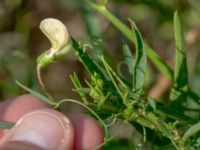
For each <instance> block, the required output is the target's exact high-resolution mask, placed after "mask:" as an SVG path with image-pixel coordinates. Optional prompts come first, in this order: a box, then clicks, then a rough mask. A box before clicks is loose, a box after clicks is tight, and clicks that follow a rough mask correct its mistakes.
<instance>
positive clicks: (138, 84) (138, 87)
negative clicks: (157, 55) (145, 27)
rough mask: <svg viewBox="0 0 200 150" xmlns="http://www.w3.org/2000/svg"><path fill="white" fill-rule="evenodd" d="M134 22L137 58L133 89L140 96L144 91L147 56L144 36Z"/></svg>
mask: <svg viewBox="0 0 200 150" xmlns="http://www.w3.org/2000/svg"><path fill="white" fill-rule="evenodd" d="M131 23H132V27H133V32H134V35H135V44H136V60H135V62H134V64H133V73H132V74H133V91H134V92H136V93H137V94H138V96H140V95H141V94H142V91H143V87H144V81H145V72H146V68H147V56H146V51H145V48H144V44H143V40H142V36H141V35H140V32H139V31H138V29H137V27H136V26H135V25H134V24H133V22H131Z"/></svg>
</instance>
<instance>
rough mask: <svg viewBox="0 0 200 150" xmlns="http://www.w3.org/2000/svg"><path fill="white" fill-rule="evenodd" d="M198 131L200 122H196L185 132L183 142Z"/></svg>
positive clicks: (199, 130)
mask: <svg viewBox="0 0 200 150" xmlns="http://www.w3.org/2000/svg"><path fill="white" fill-rule="evenodd" d="M198 132H200V122H198V123H196V124H194V125H193V126H191V127H190V128H189V129H188V130H187V131H186V132H185V134H184V135H183V138H182V140H181V143H182V144H184V143H185V142H186V141H187V139H188V138H190V137H191V136H193V135H195V134H196V133H198Z"/></svg>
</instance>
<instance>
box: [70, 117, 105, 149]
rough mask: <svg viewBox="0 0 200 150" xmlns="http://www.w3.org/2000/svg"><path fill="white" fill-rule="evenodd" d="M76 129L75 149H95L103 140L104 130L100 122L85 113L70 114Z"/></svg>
mask: <svg viewBox="0 0 200 150" xmlns="http://www.w3.org/2000/svg"><path fill="white" fill-rule="evenodd" d="M68 116H69V118H70V120H71V121H72V124H73V125H74V129H75V143H74V149H75V150H82V149H83V150H84V149H93V148H95V147H96V146H98V145H100V144H101V143H102V142H103V131H102V128H101V126H100V125H99V124H98V122H97V121H96V120H95V119H94V118H92V117H90V116H88V115H85V114H81V113H76V114H69V115H68Z"/></svg>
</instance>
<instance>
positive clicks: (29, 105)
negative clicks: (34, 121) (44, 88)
mask: <svg viewBox="0 0 200 150" xmlns="http://www.w3.org/2000/svg"><path fill="white" fill-rule="evenodd" d="M41 108H50V106H49V105H48V104H47V103H45V102H43V101H41V100H40V99H38V98H36V97H34V96H32V95H30V94H25V95H22V96H19V97H17V98H15V99H11V100H7V101H5V102H2V103H1V104H0V120H3V121H7V122H16V121H17V120H18V119H19V118H20V117H22V116H23V115H25V114H27V113H29V112H31V111H33V110H36V109H41Z"/></svg>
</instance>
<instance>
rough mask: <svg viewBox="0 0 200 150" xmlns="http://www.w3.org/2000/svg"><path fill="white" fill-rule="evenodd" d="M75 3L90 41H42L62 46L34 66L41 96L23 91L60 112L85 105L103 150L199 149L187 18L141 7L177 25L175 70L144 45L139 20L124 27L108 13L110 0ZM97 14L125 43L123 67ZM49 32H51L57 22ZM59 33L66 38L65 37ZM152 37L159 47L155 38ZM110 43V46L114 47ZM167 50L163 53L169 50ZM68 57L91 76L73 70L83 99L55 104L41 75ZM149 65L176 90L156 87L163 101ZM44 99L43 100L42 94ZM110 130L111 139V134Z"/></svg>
mask: <svg viewBox="0 0 200 150" xmlns="http://www.w3.org/2000/svg"><path fill="white" fill-rule="evenodd" d="M77 3H78V4H79V5H81V8H80V11H82V12H84V13H83V14H84V18H85V20H84V21H85V24H86V29H87V31H88V36H89V37H90V38H91V40H86V39H87V38H86V37H85V39H84V37H83V39H84V40H79V39H77V38H75V37H73V35H71V36H72V37H71V39H69V41H68V37H67V40H66V41H65V40H63V41H65V43H64V44H63V43H62V42H60V41H62V40H61V39H58V37H59V38H60V36H58V34H55V35H53V33H47V34H45V35H47V37H48V39H49V40H50V41H51V44H52V47H54V46H55V45H56V47H59V42H60V43H61V45H62V47H59V48H58V49H56V50H55V51H53V53H51V55H50V53H49V52H47V51H45V52H43V53H42V54H41V55H40V56H38V59H37V66H39V69H38V68H37V67H35V65H34V67H35V70H37V71H38V74H37V77H38V79H39V84H40V86H41V91H40V92H37V90H38V89H39V88H38V86H34V84H32V86H30V84H26V86H25V84H24V83H23V81H21V79H18V78H17V80H18V81H17V84H18V85H19V86H20V87H22V88H23V89H25V90H26V91H28V92H30V93H31V94H33V95H35V96H36V97H39V98H40V99H41V100H43V101H45V102H47V103H49V104H50V105H52V106H53V107H54V108H55V109H57V108H60V106H61V105H62V104H63V103H69V102H70V103H75V104H77V105H81V106H83V107H84V108H85V110H86V111H87V113H89V114H91V115H92V116H94V117H95V118H96V119H97V120H98V121H99V122H100V124H101V125H102V127H103V129H104V132H105V137H104V143H102V145H99V146H98V147H103V149H109V150H110V149H111V150H112V149H119V150H123V149H130V150H132V149H137V150H142V149H158V150H159V149H160V150H161V149H162V150H173V149H174V150H188V149H189V150H190V149H191V150H195V149H199V148H200V122H199V116H200V115H199V112H200V96H199V94H198V93H196V92H197V91H198V90H194V86H193V84H192V83H191V80H192V79H190V75H189V73H190V72H191V68H190V64H191V63H190V62H188V59H187V58H188V56H187V53H189V52H188V51H187V46H186V45H187V44H186V42H185V36H184V30H183V26H184V23H182V19H181V17H180V14H181V13H182V12H181V11H179V12H178V11H175V10H174V16H172V15H167V14H170V12H168V11H167V10H166V9H164V8H163V5H161V3H159V2H158V1H155V2H149V1H145V0H144V1H142V2H141V3H142V5H143V7H144V6H146V5H148V4H151V6H152V7H153V8H156V9H158V10H159V11H161V10H162V11H161V12H160V13H161V14H165V15H166V16H165V15H163V16H165V18H164V19H163V20H168V21H169V20H170V21H171V20H172V18H173V21H171V22H173V29H174V30H173V33H174V40H173V41H174V45H175V48H174V49H173V50H174V51H173V54H172V56H175V61H174V62H175V63H174V66H175V67H174V69H171V67H170V66H169V65H168V63H167V61H165V60H164V59H163V58H162V57H161V56H160V55H159V53H158V52H157V51H156V50H154V48H153V47H152V46H150V44H149V43H148V42H145V41H144V39H145V38H144V36H143V34H142V33H141V31H140V29H139V27H140V26H139V24H137V22H135V21H134V18H132V17H131V18H132V19H130V18H129V19H127V20H126V21H128V23H127V24H125V23H124V21H122V19H119V17H117V16H116V15H115V14H114V13H113V12H112V11H111V10H109V7H108V2H107V1H106V0H99V1H97V2H96V1H92V0H80V1H78V2H77ZM113 3H114V2H113ZM116 3H117V2H116ZM125 3H127V4H126V5H131V1H126V2H125ZM174 3H175V4H176V5H178V2H174ZM194 3H195V1H191V2H190V5H191V8H192V9H194V10H195V11H196V13H197V14H198V10H199V9H198V7H194V8H193V6H194V5H193V4H194ZM77 7H80V6H77ZM141 11H142V10H141ZM94 12H97V13H100V14H101V15H102V16H103V17H105V18H106V19H107V21H109V22H110V23H111V24H112V27H110V28H116V29H118V31H119V33H120V36H119V37H120V38H121V39H123V41H124V42H123V43H116V45H117V46H119V47H120V49H121V52H120V53H121V54H122V56H121V58H120V60H119V62H118V64H119V65H118V66H117V65H116V64H115V63H117V61H118V60H115V57H112V56H111V55H110V53H109V51H106V49H107V48H106V44H105V41H103V38H102V37H101V36H102V35H101V32H100V31H99V30H98V29H99V26H98V23H97V22H96V20H95V17H94V15H93V13H94ZM102 16H101V17H102ZM169 16H170V17H169ZM128 17H129V16H127V18H128ZM105 18H104V19H105ZM51 25H52V26H53V23H51ZM51 29H52V28H51ZM62 29H63V27H62ZM56 31H57V30H56ZM43 32H44V31H43ZM69 32H70V31H69ZM44 33H45V32H44ZM61 33H65V32H62V31H61ZM108 34H109V33H108ZM152 34H153V33H152ZM55 36H57V37H55ZM96 36H99V37H96ZM153 36H154V38H155V39H156V40H158V39H157V38H156V36H157V35H156V34H154V35H153ZM54 37H55V38H54ZM62 37H63V36H62ZM63 38H65V37H63ZM101 40H102V41H103V42H102V41H101ZM57 41H58V42H57ZM157 42H159V41H157ZM55 43H56V44H55ZM54 44H55V45H54ZM107 44H108V45H109V44H110V43H107ZM63 45H64V46H63ZM133 45H134V46H135V47H133ZM111 46H112V45H111ZM69 49H71V51H69ZM162 49H165V47H163V48H162ZM50 50H52V48H51V49H50ZM50 52H52V51H50ZM70 53H73V54H74V55H75V56H76V58H77V59H78V61H79V62H81V63H82V65H83V66H84V70H86V71H87V76H86V77H83V76H80V74H78V73H77V72H76V71H73V73H71V75H70V79H71V82H72V84H73V86H74V91H75V92H76V93H78V94H79V96H80V98H79V99H81V101H79V100H78V99H71V98H67V99H66V98H64V99H61V100H57V99H56V98H54V95H53V94H52V93H51V92H49V91H48V90H47V89H48V88H47V87H48V86H47V85H46V84H45V82H43V78H44V76H43V78H42V77H41V76H42V74H41V72H42V71H43V69H45V68H47V67H48V65H50V64H51V63H53V62H54V61H59V59H58V58H60V57H61V58H65V57H66V56H67V55H70ZM20 56H21V55H20ZM21 57H22V56H21ZM25 58H27V56H25ZM30 60H31V59H30ZM172 60H174V58H170V61H172ZM35 62H36V61H35ZM31 63H32V62H30V64H31ZM123 65H124V66H125V71H124V70H122V66H123ZM40 66H42V67H40ZM152 66H153V67H155V68H156V70H158V71H159V75H161V76H162V77H165V78H167V79H168V81H169V80H170V81H169V82H170V83H171V85H170V84H169V85H167V87H162V86H159V87H158V88H157V90H158V91H159V90H160V89H159V88H161V89H162V88H166V91H164V93H162V92H161V97H159V96H157V97H156V96H152V93H151V87H153V85H154V84H155V82H156V81H157V80H156V79H155V78H156V77H155V78H154V77H151V76H156V75H157V74H158V73H157V72H154V71H153V70H154V69H152V68H153V67H152ZM192 69H194V67H192ZM197 69H198V68H197ZM198 75H199V73H198V72H197V73H196V74H195V75H194V76H196V77H198ZM60 76H62V74H61V75H60ZM14 77H15V76H14ZM14 77H13V78H14ZM15 78H16V77H15ZM151 78H154V79H151ZM32 80H34V81H32V82H33V83H35V82H36V81H35V80H36V79H35V78H33V79H32ZM152 80H153V81H152ZM19 81H20V82H19ZM148 82H149V83H148ZM160 82H162V81H160ZM22 83H23V84H22ZM4 84H5V83H2V84H1V83H0V88H1V89H3V90H4V91H5V92H9V93H17V94H18V93H20V92H19V91H20V89H17V88H18V87H16V88H14V89H13V88H11V87H9V86H8V85H7V84H5V85H4ZM35 84H36V83H35ZM199 88H200V87H199ZM36 89H37V90H36ZM42 92H43V94H41V93H42ZM116 124H117V125H118V127H117V129H115V128H114V127H115V126H116ZM0 126H1V127H2V128H9V127H10V124H8V125H7V124H5V123H3V122H2V125H1V124H0ZM127 126H130V127H127ZM130 128H131V129H130ZM113 129H114V133H112V132H111V131H112V130H113ZM122 130H128V132H129V130H131V132H132V134H131V135H130V136H129V137H126V138H120V136H118V133H120V131H122ZM132 130H133V131H132ZM126 132H127V131H126ZM122 136H123V135H122ZM98 147H96V148H95V149H97V148H98Z"/></svg>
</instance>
